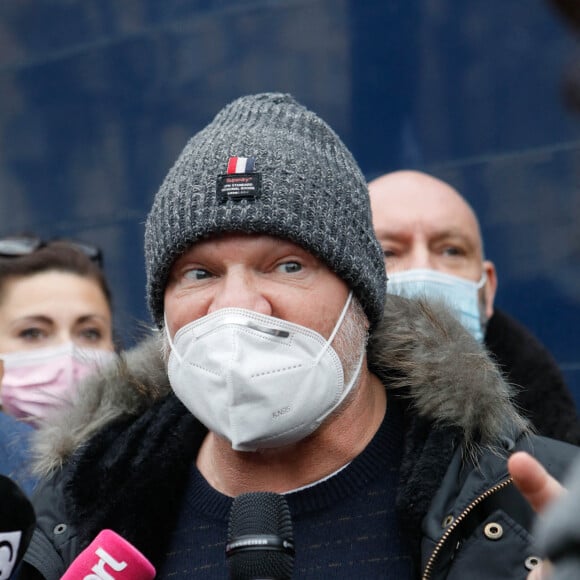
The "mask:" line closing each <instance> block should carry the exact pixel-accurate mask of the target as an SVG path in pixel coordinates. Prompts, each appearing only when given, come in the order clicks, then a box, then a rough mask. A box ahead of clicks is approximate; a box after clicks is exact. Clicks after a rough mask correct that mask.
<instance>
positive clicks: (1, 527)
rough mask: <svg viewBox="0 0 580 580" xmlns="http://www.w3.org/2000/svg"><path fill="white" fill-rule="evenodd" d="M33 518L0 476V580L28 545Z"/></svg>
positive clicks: (15, 487)
mask: <svg viewBox="0 0 580 580" xmlns="http://www.w3.org/2000/svg"><path fill="white" fill-rule="evenodd" d="M35 524H36V515H35V514H34V509H33V507H32V504H31V503H30V501H29V500H28V498H27V497H26V495H25V493H24V492H23V491H22V490H21V489H20V488H19V487H18V485H16V483H14V482H13V481H12V480H11V479H10V478H9V477H6V476H5V475H0V579H1V578H10V575H11V574H12V572H13V571H14V569H15V568H16V565H17V564H18V563H19V562H20V560H22V557H23V556H24V552H26V549H27V548H28V544H30V540H31V539H32V534H33V533H34V526H35Z"/></svg>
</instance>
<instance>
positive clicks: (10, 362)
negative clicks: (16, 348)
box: [0, 342, 116, 427]
mask: <svg viewBox="0 0 580 580" xmlns="http://www.w3.org/2000/svg"><path fill="white" fill-rule="evenodd" d="M115 356H116V355H115V353H114V352H110V351H107V350H102V349H91V348H80V347H77V346H75V345H74V344H73V343H72V342H70V343H66V344H64V345H60V346H57V347H49V348H37V349H34V350H26V351H20V352H13V353H6V354H0V359H2V360H3V361H4V377H3V378H2V388H1V390H0V398H1V402H2V410H3V411H4V412H5V413H7V414H8V415H12V416H13V417H16V418H17V419H19V420H21V421H25V422H27V423H31V424H32V425H34V426H35V427H38V425H39V423H41V422H42V421H43V420H44V419H46V418H47V417H48V416H49V415H51V414H52V413H53V412H54V411H55V410H57V409H60V408H62V407H66V406H70V405H72V404H73V402H74V399H75V396H76V393H77V387H78V385H79V383H80V382H81V381H82V380H83V379H84V378H85V377H86V376H88V375H89V374H91V373H94V372H96V371H97V370H98V369H100V368H101V367H102V366H103V365H106V364H107V363H109V362H110V361H112V360H113V359H114V358H115Z"/></svg>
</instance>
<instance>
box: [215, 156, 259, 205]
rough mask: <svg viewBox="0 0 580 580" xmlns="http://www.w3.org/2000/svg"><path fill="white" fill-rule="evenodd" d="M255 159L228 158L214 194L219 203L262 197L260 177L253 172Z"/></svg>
mask: <svg viewBox="0 0 580 580" xmlns="http://www.w3.org/2000/svg"><path fill="white" fill-rule="evenodd" d="M255 161H256V158H255V157H230V158H229V160H228V164H227V169H226V174H225V175H219V176H218V178H217V183H216V193H217V197H218V200H219V202H220V203H225V202H227V201H229V200H234V201H239V200H242V199H247V200H255V199H257V198H259V197H260V196H261V195H262V175H261V174H260V173H256V172H254V165H255Z"/></svg>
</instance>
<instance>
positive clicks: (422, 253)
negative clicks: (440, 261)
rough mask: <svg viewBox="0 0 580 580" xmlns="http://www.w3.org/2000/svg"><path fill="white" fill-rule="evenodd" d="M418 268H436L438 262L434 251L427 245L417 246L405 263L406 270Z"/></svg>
mask: <svg viewBox="0 0 580 580" xmlns="http://www.w3.org/2000/svg"><path fill="white" fill-rule="evenodd" d="M417 268H424V269H427V270H436V269H437V262H436V260H435V259H434V256H433V253H432V252H431V251H430V250H429V248H427V247H425V246H422V245H421V246H416V247H415V248H413V251H412V252H411V253H410V255H409V259H408V261H407V263H406V264H405V269H406V270H415V269H417Z"/></svg>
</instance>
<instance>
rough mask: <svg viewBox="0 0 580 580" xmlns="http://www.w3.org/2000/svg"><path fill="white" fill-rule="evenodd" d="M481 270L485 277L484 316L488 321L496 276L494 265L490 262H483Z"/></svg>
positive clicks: (493, 298) (491, 309)
mask: <svg viewBox="0 0 580 580" xmlns="http://www.w3.org/2000/svg"><path fill="white" fill-rule="evenodd" d="M483 270H484V272H485V276H486V280H485V286H484V287H483V298H484V302H485V316H486V317H487V319H488V320H489V319H490V318H491V317H492V316H493V302H494V300H495V292H496V290H497V274H496V271H495V265H494V263H493V262H491V261H490V260H484V261H483Z"/></svg>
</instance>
